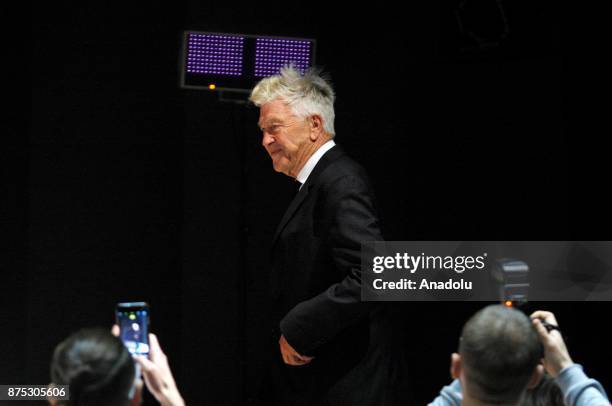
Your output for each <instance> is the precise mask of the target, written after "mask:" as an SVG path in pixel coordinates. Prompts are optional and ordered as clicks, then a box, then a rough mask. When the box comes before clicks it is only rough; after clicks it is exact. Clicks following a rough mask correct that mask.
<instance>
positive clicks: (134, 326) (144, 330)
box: [115, 302, 149, 356]
mask: <svg viewBox="0 0 612 406" xmlns="http://www.w3.org/2000/svg"><path fill="white" fill-rule="evenodd" d="M115 316H116V320H117V325H118V326H119V338H121V341H123V344H124V345H125V346H126V348H127V349H128V351H129V352H130V353H131V354H132V355H143V356H147V355H149V305H148V304H147V303H146V302H128V303H117V307H116V309H115Z"/></svg>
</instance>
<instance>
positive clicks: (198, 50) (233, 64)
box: [187, 33, 244, 76]
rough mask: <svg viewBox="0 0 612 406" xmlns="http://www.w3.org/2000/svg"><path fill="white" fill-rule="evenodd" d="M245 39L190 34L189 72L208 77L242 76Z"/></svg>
mask: <svg viewBox="0 0 612 406" xmlns="http://www.w3.org/2000/svg"><path fill="white" fill-rule="evenodd" d="M243 50H244V37H237V36H229V35H209V34H195V33H190V34H189V41H188V50H187V72H188V73H199V74H208V75H230V76H240V75H242V54H243Z"/></svg>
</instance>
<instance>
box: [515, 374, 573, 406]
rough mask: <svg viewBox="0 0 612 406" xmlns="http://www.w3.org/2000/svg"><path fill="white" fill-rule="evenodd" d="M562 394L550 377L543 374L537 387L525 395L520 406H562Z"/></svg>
mask: <svg viewBox="0 0 612 406" xmlns="http://www.w3.org/2000/svg"><path fill="white" fill-rule="evenodd" d="M564 405H565V403H564V402H563V392H561V388H559V385H557V383H556V382H555V380H554V379H553V378H552V377H551V376H550V375H547V374H545V375H544V376H543V377H542V380H541V381H540V383H539V385H538V386H536V387H535V388H533V389H530V390H528V391H527V393H525V397H524V398H523V401H522V402H521V406H564Z"/></svg>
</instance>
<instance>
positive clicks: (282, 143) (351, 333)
mask: <svg viewBox="0 0 612 406" xmlns="http://www.w3.org/2000/svg"><path fill="white" fill-rule="evenodd" d="M334 98H335V96H334V91H333V89H332V87H331V86H330V84H329V83H328V82H327V81H326V80H325V79H323V78H322V77H321V76H319V75H318V73H317V72H316V71H313V70H311V71H309V72H307V73H306V74H305V75H304V76H302V75H300V73H299V72H297V71H296V70H295V69H294V68H292V67H285V68H283V69H282V70H281V72H280V74H279V75H276V76H272V77H268V78H265V79H263V80H262V81H261V82H259V83H258V84H257V86H256V87H255V88H254V89H253V91H252V93H251V97H250V100H251V101H252V102H253V103H254V104H255V105H256V106H258V107H260V117H259V127H260V128H261V131H262V133H263V138H262V145H263V147H264V148H265V149H266V151H267V152H268V154H269V155H270V158H271V159H272V165H273V167H274V170H276V171H277V172H281V173H284V174H285V175H287V176H289V177H291V178H294V179H296V180H297V181H298V182H300V184H301V186H300V188H299V192H298V193H297V195H296V196H295V198H294V199H293V201H292V202H291V204H290V205H289V207H288V209H287V211H286V213H285V214H284V216H283V218H282V219H281V221H280V224H279V225H278V228H277V230H276V234H275V236H274V238H273V242H272V251H271V252H272V255H271V256H272V257H271V266H272V267H271V291H272V295H273V305H274V306H273V308H274V310H273V311H274V314H273V321H274V327H273V335H274V337H275V341H277V343H275V345H276V346H277V347H276V354H277V357H276V358H277V359H276V362H275V363H274V365H273V366H272V368H271V370H270V374H269V376H268V378H267V380H266V381H267V385H266V387H267V388H268V391H267V392H265V394H263V395H262V397H263V398H262V399H261V402H262V404H266V405H272V404H278V405H298V404H299V405H309V406H312V405H317V404H338V403H340V404H342V403H343V402H344V400H343V399H345V396H344V394H343V391H344V392H346V391H347V390H346V389H340V387H342V388H350V384H347V381H346V376H347V374H348V372H349V371H350V370H351V369H353V368H354V367H355V365H357V363H358V362H359V361H360V360H361V359H362V358H363V355H364V352H365V351H364V350H365V349H366V347H367V342H368V324H369V312H370V310H371V309H370V307H369V306H368V305H367V303H362V302H361V301H360V292H361V271H360V250H361V243H362V242H363V241H373V240H382V237H381V233H380V230H379V224H378V218H377V214H376V210H375V205H374V194H373V192H372V188H371V186H370V184H369V181H368V179H367V176H366V173H365V171H364V169H363V168H362V167H361V166H359V165H358V164H357V163H356V162H355V161H353V160H352V159H351V158H349V157H348V156H347V155H346V154H345V153H344V151H342V149H341V148H340V147H339V146H337V145H336V144H335V143H334V140H333V139H334V135H335V131H334V106H333V105H334ZM342 378H345V379H344V380H343V379H342ZM339 381H343V385H336V384H337V383H338V382H339Z"/></svg>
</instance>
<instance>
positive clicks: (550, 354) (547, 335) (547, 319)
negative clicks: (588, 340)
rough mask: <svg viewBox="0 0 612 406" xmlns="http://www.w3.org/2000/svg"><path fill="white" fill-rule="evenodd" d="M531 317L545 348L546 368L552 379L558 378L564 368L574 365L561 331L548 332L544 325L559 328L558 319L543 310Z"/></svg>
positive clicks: (544, 361)
mask: <svg viewBox="0 0 612 406" xmlns="http://www.w3.org/2000/svg"><path fill="white" fill-rule="evenodd" d="M530 317H531V320H532V323H533V325H534V327H535V329H536V331H537V332H538V335H539V336H540V341H541V342H542V345H543V346H544V360H543V363H544V368H546V370H547V371H548V373H549V374H550V375H551V376H552V377H554V378H556V377H557V375H559V373H560V372H561V371H562V370H563V369H564V368H566V367H568V366H570V365H572V364H573V363H574V362H573V361H572V358H571V357H570V355H569V352H568V351H567V347H566V345H565V341H563V336H561V333H560V332H559V330H556V329H553V330H550V331H548V329H547V328H546V327H545V326H544V324H543V322H544V323H548V324H551V325H553V326H558V324H557V319H556V318H555V315H554V314H553V313H551V312H546V311H541V310H538V311H536V312H534V313H533V314H532V315H531V316H530Z"/></svg>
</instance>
